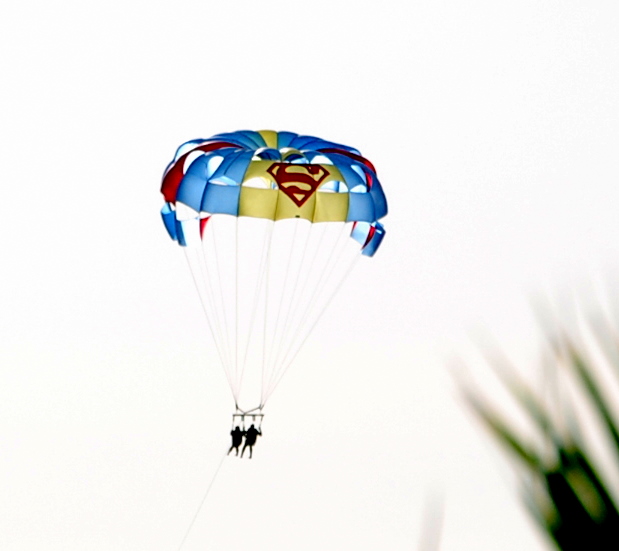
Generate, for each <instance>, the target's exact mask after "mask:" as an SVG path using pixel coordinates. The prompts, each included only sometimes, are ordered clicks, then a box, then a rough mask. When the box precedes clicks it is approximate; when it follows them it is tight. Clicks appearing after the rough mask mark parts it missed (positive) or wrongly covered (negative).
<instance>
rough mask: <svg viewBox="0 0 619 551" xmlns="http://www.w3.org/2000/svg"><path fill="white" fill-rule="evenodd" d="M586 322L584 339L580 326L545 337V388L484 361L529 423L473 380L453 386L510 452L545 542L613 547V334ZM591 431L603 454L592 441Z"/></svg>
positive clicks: (617, 425) (497, 362)
mask: <svg viewBox="0 0 619 551" xmlns="http://www.w3.org/2000/svg"><path fill="white" fill-rule="evenodd" d="M586 329H587V331H586V333H587V335H588V337H589V340H587V339H585V338H584V335H583V334H582V331H581V332H579V334H578V335H576V336H574V335H571V336H568V335H567V332H565V331H561V332H559V336H558V337H555V338H551V339H549V345H550V346H549V350H550V354H549V355H548V356H549V358H550V362H549V367H550V369H551V370H552V372H553V377H552V379H550V380H549V381H548V382H547V383H546V385H551V386H552V388H547V387H546V386H545V385H542V387H541V388H536V389H535V390H534V388H535V387H533V386H532V385H531V384H529V383H527V382H526V381H525V379H524V377H523V376H522V375H520V374H519V373H518V372H517V370H516V369H515V368H514V366H512V365H510V364H509V363H507V362H506V360H505V359H504V358H502V357H501V356H500V355H496V356H495V355H493V356H492V357H491V359H490V360H489V363H490V365H491V366H492V367H493V368H494V371H495V373H496V374H497V376H498V378H499V380H500V382H501V385H502V387H504V388H505V389H506V390H507V391H508V394H509V395H510V397H511V398H512V399H513V401H514V403H515V404H516V407H517V411H518V412H520V413H522V414H523V419H525V420H526V422H527V426H528V427H529V429H530V430H524V431H523V430H522V427H519V426H518V423H517V422H516V419H514V418H511V416H509V415H507V414H506V413H505V410H506V407H504V406H503V407H500V406H496V405H493V403H492V399H491V398H489V397H488V396H485V395H483V394H482V392H481V391H480V390H479V387H477V386H476V385H471V384H470V383H468V384H465V383H463V382H462V381H461V384H460V387H461V389H462V391H463V394H464V397H465V400H466V403H467V404H468V406H470V408H471V409H472V411H473V412H474V413H475V415H476V417H477V418H478V419H480V420H481V421H482V423H483V425H485V427H486V428H488V429H489V430H490V432H491V434H492V435H493V436H494V438H495V439H496V440H497V441H499V442H500V443H501V444H502V445H503V447H504V448H505V449H506V450H507V453H508V456H509V457H510V458H511V459H513V464H514V466H515V468H516V472H517V474H518V479H519V481H520V486H521V493H522V498H523V500H524V503H525V505H526V507H527V509H528V511H529V512H530V514H531V515H532V516H533V518H534V519H535V521H536V522H537V523H538V524H539V526H540V527H541V529H542V530H543V532H544V533H546V534H547V535H548V537H549V539H550V541H552V542H553V543H554V545H555V546H556V547H557V548H558V549H562V550H564V551H572V550H578V551H582V550H595V551H598V550H611V549H612V550H617V549H619V507H618V501H617V495H618V493H619V492H618V490H619V488H618V487H617V481H618V480H619V418H618V416H617V413H616V412H617V408H616V406H617V405H619V384H617V383H619V339H618V338H617V332H616V331H615V330H614V327H613V326H612V324H610V323H607V322H604V323H602V324H594V323H587V324H586ZM592 347H594V348H595V351H596V354H594V353H592V352H591V348H592ZM604 370H605V371H604ZM602 372H604V373H607V374H608V375H609V377H607V379H603V378H602V377H601V374H602ZM602 381H604V382H602ZM549 397H550V399H549ZM592 433H595V436H596V437H597V439H598V441H600V442H603V444H604V449H605V450H607V452H608V453H607V454H601V453H600V451H599V446H598V447H597V448H596V446H595V445H593V444H592V442H591V436H592ZM602 455H604V457H602ZM615 475H616V476H615Z"/></svg>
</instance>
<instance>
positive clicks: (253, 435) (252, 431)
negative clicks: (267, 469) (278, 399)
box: [241, 424, 262, 459]
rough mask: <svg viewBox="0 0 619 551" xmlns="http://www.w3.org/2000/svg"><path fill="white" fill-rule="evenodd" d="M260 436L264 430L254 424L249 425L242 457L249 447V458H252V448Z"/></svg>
mask: <svg viewBox="0 0 619 551" xmlns="http://www.w3.org/2000/svg"><path fill="white" fill-rule="evenodd" d="M258 436H262V432H261V431H260V429H257V428H256V427H254V425H253V424H252V426H251V427H249V428H248V429H247V431H246V432H245V445H244V446H243V450H242V451H241V457H243V454H244V453H245V448H247V447H249V458H250V459H251V454H252V448H253V446H254V444H255V443H256V439H257V438H258Z"/></svg>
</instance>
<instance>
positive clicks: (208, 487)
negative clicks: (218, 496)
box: [176, 450, 228, 551]
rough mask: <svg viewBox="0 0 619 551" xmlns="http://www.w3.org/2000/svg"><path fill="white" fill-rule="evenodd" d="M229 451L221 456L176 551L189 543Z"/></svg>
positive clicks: (179, 550)
mask: <svg viewBox="0 0 619 551" xmlns="http://www.w3.org/2000/svg"><path fill="white" fill-rule="evenodd" d="M227 455H228V454H227V450H226V451H224V454H223V455H222V456H221V461H220V462H219V465H218V466H217V470H216V471H215V474H214V475H213V478H211V481H210V482H209V485H208V486H207V488H206V492H204V497H203V498H202V501H201V502H200V505H198V508H197V509H196V512H195V514H194V515H193V518H192V519H191V522H190V523H189V526H188V527H187V531H186V532H185V535H184V536H183V540H182V541H181V544H180V545H179V546H178V548H177V550H176V551H181V549H182V548H183V545H185V541H187V537H188V536H189V532H191V529H192V528H193V525H194V524H195V522H196V519H197V518H198V515H199V514H200V511H201V510H202V506H203V505H204V502H205V501H206V498H207V496H208V494H209V492H210V491H211V488H212V487H213V483H214V482H215V478H217V474H218V473H219V469H221V466H222V465H223V464H224V459H225V458H226V456H227Z"/></svg>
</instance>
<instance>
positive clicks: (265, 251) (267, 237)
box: [239, 222, 273, 388]
mask: <svg viewBox="0 0 619 551" xmlns="http://www.w3.org/2000/svg"><path fill="white" fill-rule="evenodd" d="M267 228H268V229H267V231H265V232H264V237H263V242H262V253H261V255H260V265H259V267H258V282H257V284H256V292H255V293H254V301H253V304H252V308H251V319H250V322H249V329H248V335H247V339H246V341H245V352H244V353H243V362H242V367H241V376H240V379H239V388H240V387H241V385H242V381H243V375H244V374H245V366H246V365H247V356H248V354H249V343H250V339H251V334H252V331H253V328H254V324H255V322H256V318H257V317H258V316H257V314H258V304H259V303H260V297H261V295H262V284H263V282H264V274H265V271H266V266H267V258H268V255H269V244H270V242H271V237H272V235H273V223H272V222H271V223H269V224H268V226H267Z"/></svg>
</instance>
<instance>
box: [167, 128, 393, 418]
mask: <svg viewBox="0 0 619 551" xmlns="http://www.w3.org/2000/svg"><path fill="white" fill-rule="evenodd" d="M161 192H162V193H163V196H164V198H165V201H166V204H165V206H164V207H163V209H162V212H161V213H162V217H163V221H164V224H165V227H166V229H167V230H168V233H169V234H170V237H172V239H174V240H176V241H178V243H179V244H180V245H182V246H183V248H184V250H185V253H186V256H187V259H188V262H189V265H190V268H191V272H192V274H193V278H194V282H195V284H196V287H197V289H198V293H199V295H200V299H201V302H202V305H203V308H204V311H205V313H206V317H207V320H208V323H209V326H210V329H211V332H212V334H213V337H214V340H215V343H216V346H217V350H218V353H219V356H220V358H221V362H222V364H223V366H224V370H225V372H226V376H227V378H228V382H229V384H230V388H231V389H232V394H233V396H234V400H235V404H236V407H237V410H239V411H241V412H246V411H255V410H262V408H263V407H264V405H265V403H266V401H267V400H268V399H269V397H270V396H271V394H272V393H273V391H274V389H275V387H276V386H277V385H278V383H279V381H280V380H281V378H282V376H283V374H284V372H285V371H286V369H287V368H288V367H289V366H290V364H291V363H292V361H293V359H294V357H295V356H296V354H297V352H298V351H299V349H300V348H301V346H302V345H303V343H304V342H305V340H306V339H307V337H308V335H309V333H310V331H311V330H312V328H313V327H314V326H315V324H316V323H317V322H318V319H319V318H320V316H321V314H322V313H323V311H324V309H325V308H326V306H327V304H328V303H329V301H330V299H331V298H332V296H333V295H334V293H335V291H337V289H338V288H339V287H340V285H341V284H342V283H343V281H344V280H345V278H346V276H347V275H348V273H349V272H350V270H351V269H352V267H353V265H354V264H355V262H356V260H357V259H358V258H359V257H360V256H361V255H365V256H372V255H373V254H374V253H375V252H376V250H377V249H378V247H379V245H380V243H381V241H382V239H383V237H384V235H385V230H384V228H383V226H382V224H381V223H380V222H379V220H380V219H381V218H382V217H383V216H385V215H386V214H387V202H386V198H385V195H384V193H383V190H382V187H381V185H380V183H379V181H378V178H377V177H376V171H375V169H374V167H373V166H372V164H371V163H370V162H369V161H368V160H367V159H365V158H364V157H362V156H361V154H360V153H359V152H358V151H357V150H356V149H353V148H351V147H348V146H344V145H340V144H336V143H332V142H328V141H325V140H322V139H320V138H315V137H312V136H300V135H297V134H293V133H292V132H275V131H271V130H262V131H259V132H254V131H248V130H244V131H239V132H231V133H224V134H217V135H216V136H213V137H212V138H209V139H207V140H202V139H199V140H192V141H189V142H186V143H184V144H183V145H182V146H181V147H179V148H178V150H177V152H176V155H175V156H174V159H173V161H172V162H171V163H170V164H169V165H168V167H167V168H166V171H165V173H164V176H163V182H162V187H161ZM360 253H361V254H360Z"/></svg>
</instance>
